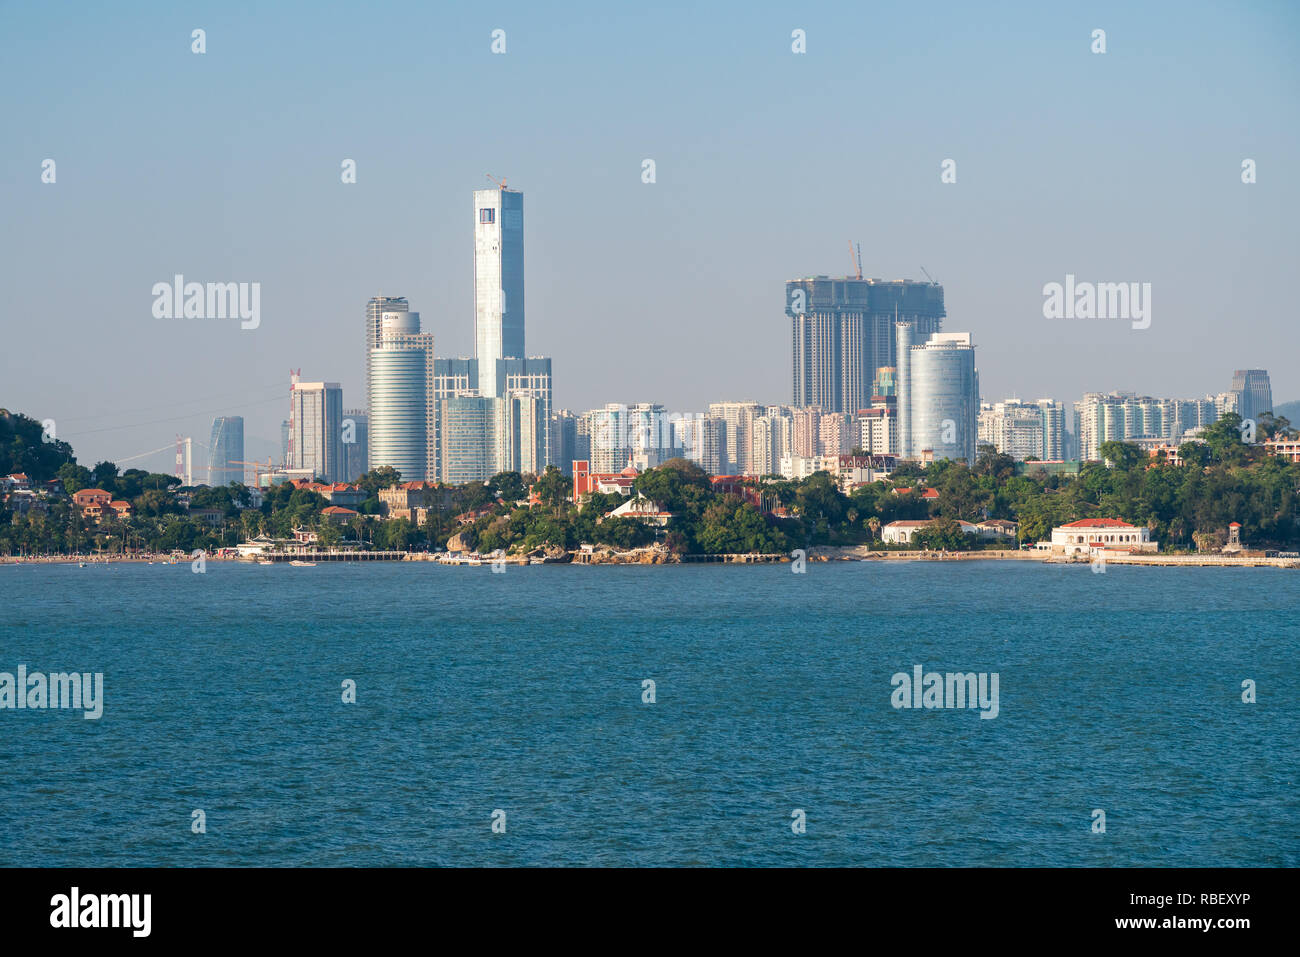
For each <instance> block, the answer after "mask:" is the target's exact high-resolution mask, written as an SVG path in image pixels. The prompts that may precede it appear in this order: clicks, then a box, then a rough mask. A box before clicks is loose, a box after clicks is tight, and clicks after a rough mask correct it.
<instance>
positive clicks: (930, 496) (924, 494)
mask: <svg viewBox="0 0 1300 957" xmlns="http://www.w3.org/2000/svg"><path fill="white" fill-rule="evenodd" d="M908 492H916V493H917V494H918V495H920V496H921V498H923V499H925V500H926V501H933V500H934V499H937V498H938V497H939V490H938V489H937V488H916V489H914V488H912V487H911V486H910V485H905V486H903V487H901V488H896V489H894V494H895V495H906V494H907V493H908Z"/></svg>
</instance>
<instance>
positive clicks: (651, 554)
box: [0, 545, 1300, 568]
mask: <svg viewBox="0 0 1300 957" xmlns="http://www.w3.org/2000/svg"><path fill="white" fill-rule="evenodd" d="M290 557H294V558H300V559H303V560H307V561H312V560H315V559H316V558H317V557H319V556H313V555H312V554H310V553H307V554H303V555H296V556H290ZM288 560H289V558H288V557H286V558H285V559H284V560H283V561H277V562H276V564H287V563H288ZM804 560H805V561H808V562H818V563H820V562H875V561H884V562H931V563H933V562H983V561H993V562H998V561H1011V562H1038V563H1039V564H1043V565H1090V564H1091V559H1089V558H1087V557H1082V556H1078V555H1074V556H1065V555H1051V554H1043V553H1042V552H1038V551H1020V550H1012V549H988V550H985V551H973V552H919V551H880V550H872V549H870V548H868V547H867V546H865V545H845V546H828V545H821V546H814V547H813V548H810V549H807V554H806V556H805V558H804ZM191 561H192V559H191V558H189V557H182V556H168V555H155V556H152V557H149V556H136V555H127V556H117V555H114V556H98V557H91V556H86V555H51V556H37V557H20V556H14V555H0V565H51V566H57V565H80V564H81V563H83V562H84V563H85V564H86V565H115V564H134V565H144V564H154V565H169V564H170V565H188V564H190V562H191ZM205 561H208V562H235V563H241V564H245V565H250V564H256V560H252V559H247V558H231V557H222V558H216V557H214V556H211V555H208V556H205ZM359 561H364V560H349V559H346V558H344V559H339V558H335V559H334V560H332V561H323V562H322V564H338V563H349V564H351V563H358V562H359ZM370 561H374V559H371V560H370ZM390 561H399V562H432V563H434V564H438V565H446V566H452V567H460V566H469V567H481V566H484V565H488V566H490V565H492V564H494V563H497V562H500V563H501V564H504V565H520V566H522V565H529V564H547V565H702V564H725V565H770V564H791V563H792V561H793V559H792V557H791V556H790V555H788V554H775V555H770V554H762V553H740V554H726V555H674V554H671V553H669V552H666V551H663V550H661V549H653V548H647V549H633V550H630V551H626V552H617V551H594V550H593V551H581V550H579V551H572V552H567V553H565V554H564V555H563V557H561V556H560V555H558V554H557V555H553V556H552V557H550V558H549V559H548V560H547V561H545V562H543V563H538V562H533V561H531V559H530V556H528V555H509V556H505V557H503V558H496V559H494V558H492V557H490V556H473V557H471V556H470V555H468V554H460V555H457V557H456V558H455V559H453V560H448V556H447V553H446V552H436V553H435V552H407V553H406V554H405V555H404V556H403V557H402V558H400V559H390ZM1105 563H1106V564H1107V565H1153V566H1162V567H1166V568H1172V567H1184V568H1300V558H1265V557H1262V556H1260V557H1247V556H1229V555H1187V554H1173V555H1169V554H1159V553H1156V554H1142V555H1121V556H1110V555H1107V556H1106V557H1105Z"/></svg>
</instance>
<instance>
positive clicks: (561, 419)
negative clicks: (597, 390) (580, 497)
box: [551, 409, 591, 475]
mask: <svg viewBox="0 0 1300 957" xmlns="http://www.w3.org/2000/svg"><path fill="white" fill-rule="evenodd" d="M551 445H552V448H553V449H554V451H553V452H552V453H551V464H553V465H556V466H558V467H559V469H560V471H561V472H562V473H563V474H565V475H572V474H573V461H574V459H589V458H590V456H591V450H590V448H588V449H585V450H584V451H583V453H582V454H581V455H579V454H578V416H576V415H574V414H573V413H572V412H570V411H569V410H568V409H559V410H557V411H555V412H552V413H551Z"/></svg>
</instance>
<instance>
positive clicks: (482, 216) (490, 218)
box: [478, 209, 497, 226]
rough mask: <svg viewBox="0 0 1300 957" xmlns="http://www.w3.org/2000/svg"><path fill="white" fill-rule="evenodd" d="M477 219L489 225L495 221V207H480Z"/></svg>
mask: <svg viewBox="0 0 1300 957" xmlns="http://www.w3.org/2000/svg"><path fill="white" fill-rule="evenodd" d="M478 221H479V222H480V223H482V224H483V225H484V226H491V225H492V224H493V223H495V222H496V221H497V211H496V210H495V209H480V210H479V211H478Z"/></svg>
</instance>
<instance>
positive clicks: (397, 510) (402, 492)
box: [358, 482, 451, 519]
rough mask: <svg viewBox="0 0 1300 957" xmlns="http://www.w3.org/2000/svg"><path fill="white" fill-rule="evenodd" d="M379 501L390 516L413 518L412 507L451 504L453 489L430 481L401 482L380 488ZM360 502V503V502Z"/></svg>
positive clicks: (432, 506)
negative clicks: (432, 483) (431, 483)
mask: <svg viewBox="0 0 1300 957" xmlns="http://www.w3.org/2000/svg"><path fill="white" fill-rule="evenodd" d="M379 501H380V504H381V505H383V508H384V514H385V515H387V516H388V517H389V518H405V519H411V518H413V515H412V512H411V510H412V509H416V508H437V507H439V503H441V505H442V507H443V508H446V507H447V506H448V505H450V504H451V489H449V488H442V487H440V486H437V485H430V484H429V483H428V482H400V483H398V484H397V485H393V486H390V487H389V488H381V489H380V490H379ZM358 504H360V503H358Z"/></svg>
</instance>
